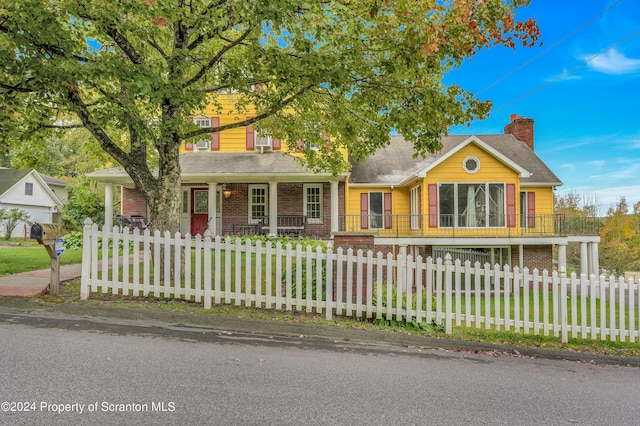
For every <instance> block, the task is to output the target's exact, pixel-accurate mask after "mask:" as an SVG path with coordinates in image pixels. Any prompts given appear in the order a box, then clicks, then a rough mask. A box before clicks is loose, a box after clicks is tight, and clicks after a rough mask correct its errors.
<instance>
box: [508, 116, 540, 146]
mask: <svg viewBox="0 0 640 426" xmlns="http://www.w3.org/2000/svg"><path fill="white" fill-rule="evenodd" d="M504 134H505V135H508V134H511V135H513V136H514V137H515V138H516V139H518V140H521V141H522V142H524V143H526V144H527V146H528V147H529V148H531V150H532V151H533V118H524V117H520V116H518V115H517V114H511V122H510V123H509V124H507V125H506V126H504Z"/></svg>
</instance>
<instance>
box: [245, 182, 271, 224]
mask: <svg viewBox="0 0 640 426" xmlns="http://www.w3.org/2000/svg"><path fill="white" fill-rule="evenodd" d="M267 190H268V186H267V185H249V223H258V222H260V221H261V220H262V218H263V217H264V216H266V215H267V212H268V203H267V202H268V194H267Z"/></svg>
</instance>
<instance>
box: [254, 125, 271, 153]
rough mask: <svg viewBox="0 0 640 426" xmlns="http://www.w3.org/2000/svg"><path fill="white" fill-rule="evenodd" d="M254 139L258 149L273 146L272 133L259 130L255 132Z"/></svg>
mask: <svg viewBox="0 0 640 426" xmlns="http://www.w3.org/2000/svg"><path fill="white" fill-rule="evenodd" d="M254 141H255V142H254V143H255V147H256V149H258V148H271V147H272V146H273V138H272V137H271V135H268V134H265V133H262V132H259V131H258V130H256V131H255V132H254Z"/></svg>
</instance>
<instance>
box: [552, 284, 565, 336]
mask: <svg viewBox="0 0 640 426" xmlns="http://www.w3.org/2000/svg"><path fill="white" fill-rule="evenodd" d="M553 279H554V280H560V300H559V301H558V302H559V303H558V308H559V309H560V340H561V341H562V343H568V342H569V316H568V314H567V274H565V273H564V272H563V273H562V274H560V277H558V271H553ZM553 288H554V290H555V288H556V287H555V285H554V286H553Z"/></svg>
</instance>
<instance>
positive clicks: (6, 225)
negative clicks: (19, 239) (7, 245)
mask: <svg viewBox="0 0 640 426" xmlns="http://www.w3.org/2000/svg"><path fill="white" fill-rule="evenodd" d="M30 218H31V216H30V215H29V213H27V212H26V211H25V210H20V209H17V208H13V209H10V210H7V209H0V225H2V228H3V230H4V239H5V240H9V239H10V238H11V233H12V232H13V230H14V229H16V226H18V223H20V222H26V223H28V221H29V219H30Z"/></svg>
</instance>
